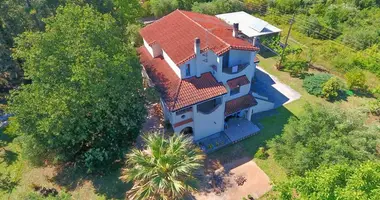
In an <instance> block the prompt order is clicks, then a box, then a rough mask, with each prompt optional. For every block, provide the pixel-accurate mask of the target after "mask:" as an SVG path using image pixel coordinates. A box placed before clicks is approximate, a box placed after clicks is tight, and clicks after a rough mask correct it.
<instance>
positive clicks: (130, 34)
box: [125, 24, 144, 47]
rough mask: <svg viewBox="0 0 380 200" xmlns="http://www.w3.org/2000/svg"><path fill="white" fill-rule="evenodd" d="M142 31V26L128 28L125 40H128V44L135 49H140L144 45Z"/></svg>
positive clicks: (132, 25) (129, 26)
mask: <svg viewBox="0 0 380 200" xmlns="http://www.w3.org/2000/svg"><path fill="white" fill-rule="evenodd" d="M140 29H141V25H140V24H129V25H128V26H127V28H126V32H125V38H127V39H128V41H127V42H128V43H129V44H130V45H132V46H134V47H140V46H142V45H143V44H144V43H143V39H142V37H141V35H140V32H139V31H140Z"/></svg>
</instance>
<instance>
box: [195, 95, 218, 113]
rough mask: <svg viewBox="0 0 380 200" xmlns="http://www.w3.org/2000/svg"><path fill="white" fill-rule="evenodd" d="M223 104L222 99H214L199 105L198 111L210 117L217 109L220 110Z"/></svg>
mask: <svg viewBox="0 0 380 200" xmlns="http://www.w3.org/2000/svg"><path fill="white" fill-rule="evenodd" d="M221 104H222V99H221V98H217V99H213V100H210V101H207V102H204V103H202V104H199V105H197V111H198V112H200V113H202V114H205V115H208V114H210V113H212V112H214V111H215V110H216V109H218V108H219V106H220V105H221Z"/></svg>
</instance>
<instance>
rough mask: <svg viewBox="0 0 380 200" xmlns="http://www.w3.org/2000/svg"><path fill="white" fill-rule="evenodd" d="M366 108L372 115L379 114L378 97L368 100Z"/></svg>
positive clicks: (379, 102)
mask: <svg viewBox="0 0 380 200" xmlns="http://www.w3.org/2000/svg"><path fill="white" fill-rule="evenodd" d="M368 109H369V112H371V113H372V114H373V115H376V116H380V99H376V100H373V101H370V102H369V103H368Z"/></svg>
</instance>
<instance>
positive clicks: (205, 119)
mask: <svg viewBox="0 0 380 200" xmlns="http://www.w3.org/2000/svg"><path fill="white" fill-rule="evenodd" d="M201 42H202V41H201ZM144 46H145V48H146V49H147V50H148V52H149V53H150V54H151V55H152V56H153V57H156V56H162V57H163V58H164V59H165V61H166V62H167V63H168V65H169V66H170V67H171V69H172V70H173V71H174V72H175V73H176V74H177V76H178V77H179V78H181V79H186V78H190V77H193V76H200V74H203V73H206V72H211V73H212V74H213V76H214V77H215V79H216V80H217V81H218V82H221V83H223V85H224V86H225V87H226V89H227V94H225V95H223V96H220V97H217V98H216V99H217V100H216V99H215V100H213V99H211V100H207V101H205V102H198V103H197V104H196V105H191V106H189V107H186V108H183V109H180V110H178V111H175V112H169V110H168V109H167V106H166V105H165V104H164V103H163V101H161V105H162V107H163V111H164V115H165V119H166V120H169V121H170V123H171V124H172V126H173V129H174V131H175V132H176V133H180V132H181V131H182V130H184V129H185V128H187V127H191V128H192V130H193V139H194V140H198V139H201V138H204V137H206V136H209V135H212V134H214V133H217V132H221V131H223V130H224V125H225V107H226V102H227V101H229V100H232V99H236V98H239V97H242V96H244V95H247V94H249V93H250V84H246V85H243V86H241V87H240V91H239V93H237V94H233V95H230V88H229V86H228V84H227V81H229V80H231V79H234V78H237V77H240V76H243V75H245V76H246V77H247V78H248V80H249V81H251V80H252V78H253V77H254V73H255V69H256V64H255V63H254V58H255V57H256V53H257V52H255V51H244V50H230V51H229V52H228V53H225V54H223V55H221V56H218V55H216V54H215V53H214V52H213V51H207V52H203V53H200V51H197V50H196V49H195V53H196V55H195V58H193V59H190V60H189V61H187V62H185V63H183V64H182V65H180V66H177V65H176V64H175V63H174V62H173V60H172V59H171V58H170V56H169V55H168V54H167V53H166V52H165V50H164V49H161V48H160V47H159V45H158V44H153V45H152V46H150V45H149V44H148V43H147V42H146V41H145V40H144ZM195 48H197V47H196V45H195ZM227 54H229V56H228V57H227ZM225 59H228V61H225ZM239 65H244V66H245V67H242V68H241V69H240V68H239V70H238V71H234V72H232V71H231V70H232V67H234V66H239ZM188 66H189V67H190V71H189V72H188V73H187V71H186V68H187V67H188ZM228 70H229V72H227V71H228ZM210 101H217V102H218V106H216V107H210V109H209V110H208V111H207V112H205V111H204V109H203V110H202V109H199V107H200V106H201V105H202V104H203V103H207V102H210ZM203 105H204V104H203ZM201 107H202V106H201ZM203 108H204V106H203ZM252 108H253V107H251V108H247V109H245V110H243V112H244V113H245V115H246V118H247V119H249V120H250V119H251V114H252ZM183 110H186V111H183Z"/></svg>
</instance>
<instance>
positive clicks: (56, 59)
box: [9, 4, 145, 171]
mask: <svg viewBox="0 0 380 200" xmlns="http://www.w3.org/2000/svg"><path fill="white" fill-rule="evenodd" d="M44 22H45V23H46V31H45V32H25V33H23V34H22V35H21V36H20V37H18V38H17V39H16V47H17V48H16V51H15V57H16V58H18V59H21V60H24V65H23V66H24V70H25V74H26V75H27V77H28V78H30V79H31V80H32V84H29V85H23V86H22V87H21V88H20V89H19V90H17V91H14V92H13V93H12V95H11V102H10V110H9V112H11V113H14V114H15V116H16V117H15V121H14V122H13V123H12V124H11V125H12V126H15V127H16V128H15V130H16V132H17V133H18V134H19V135H20V136H21V141H22V142H23V144H24V148H23V149H24V150H25V153H26V155H27V156H28V157H29V158H31V160H32V161H41V160H42V159H46V160H48V161H55V162H60V161H80V162H83V163H84V164H85V165H86V166H87V168H88V169H89V171H91V170H93V169H94V168H97V167H100V166H107V164H109V163H110V162H111V161H113V160H114V159H116V158H120V157H121V156H122V150H123V149H125V148H126V147H128V144H130V143H132V142H133V141H134V139H135V138H136V136H137V134H138V133H139V129H140V127H141V124H142V123H143V121H144V115H145V108H144V97H143V94H142V80H141V75H140V70H141V69H140V65H139V62H138V59H137V56H136V52H135V50H134V48H133V47H131V46H129V45H126V43H125V42H124V38H123V33H122V30H121V29H120V28H119V26H118V25H117V24H116V21H115V20H114V19H113V18H112V16H111V15H109V14H100V13H99V12H97V11H96V10H94V9H93V8H92V7H90V6H88V5H85V6H83V7H81V6H78V5H73V4H69V5H67V6H65V7H62V6H60V7H58V9H57V11H56V16H54V17H50V18H47V19H44Z"/></svg>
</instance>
